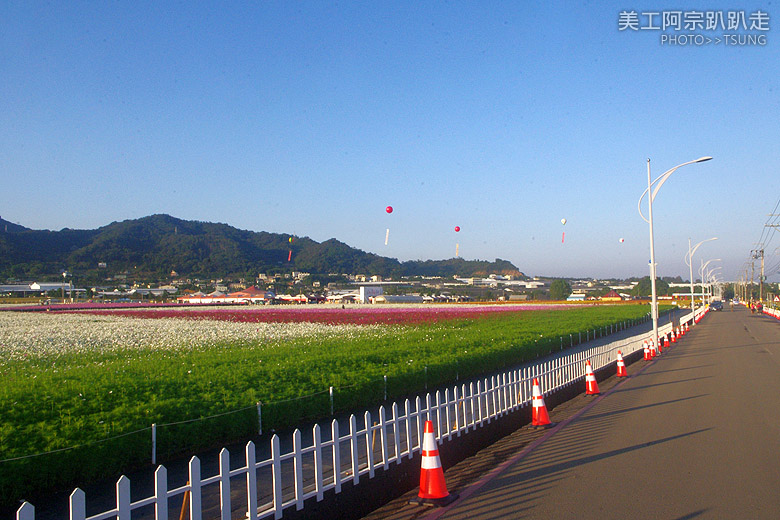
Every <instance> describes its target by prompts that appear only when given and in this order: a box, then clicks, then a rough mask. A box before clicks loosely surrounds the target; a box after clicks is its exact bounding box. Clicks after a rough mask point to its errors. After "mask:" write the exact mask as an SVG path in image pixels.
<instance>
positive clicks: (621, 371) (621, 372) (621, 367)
mask: <svg viewBox="0 0 780 520" xmlns="http://www.w3.org/2000/svg"><path fill="white" fill-rule="evenodd" d="M617 377H628V372H626V363H625V361H623V353H622V352H620V351H619V350H618V353H617Z"/></svg>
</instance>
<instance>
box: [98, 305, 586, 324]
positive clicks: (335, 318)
mask: <svg viewBox="0 0 780 520" xmlns="http://www.w3.org/2000/svg"><path fill="white" fill-rule="evenodd" d="M575 306H577V305H571V304H568V305H567V304H548V305H527V304H524V305H431V304H421V305H403V306H398V305H388V306H382V305H371V306H366V305H357V306H350V307H348V308H346V309H344V308H341V307H337V306H336V307H334V306H331V305H325V306H311V305H309V306H286V307H271V308H267V307H259V308H236V307H212V308H206V309H204V308H200V307H180V308H173V307H160V308H147V309H111V310H104V311H101V310H95V309H91V310H86V311H85V312H89V313H92V314H100V315H108V316H130V317H136V318H188V319H207V320H218V321H233V322H249V323H326V324H329V325H339V324H355V325H367V324H384V325H416V324H421V323H436V322H440V321H448V320H455V319H466V318H469V319H472V318H480V317H487V316H491V315H494V314H500V313H507V312H519V311H534V310H552V309H565V308H571V307H575Z"/></svg>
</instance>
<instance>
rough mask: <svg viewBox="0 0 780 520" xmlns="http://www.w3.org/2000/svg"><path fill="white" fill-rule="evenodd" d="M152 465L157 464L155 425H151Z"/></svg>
mask: <svg viewBox="0 0 780 520" xmlns="http://www.w3.org/2000/svg"><path fill="white" fill-rule="evenodd" d="M152 464H157V424H156V423H152Z"/></svg>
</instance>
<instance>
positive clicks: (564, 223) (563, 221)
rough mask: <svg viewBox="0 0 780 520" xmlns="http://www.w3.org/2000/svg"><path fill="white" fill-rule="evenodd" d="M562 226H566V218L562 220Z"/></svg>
mask: <svg viewBox="0 0 780 520" xmlns="http://www.w3.org/2000/svg"><path fill="white" fill-rule="evenodd" d="M561 224H563V225H564V226H565V225H566V219H565V218H562V219H561Z"/></svg>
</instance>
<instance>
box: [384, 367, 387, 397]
mask: <svg viewBox="0 0 780 520" xmlns="http://www.w3.org/2000/svg"><path fill="white" fill-rule="evenodd" d="M384 380H385V399H384V400H385V401H387V374H385V375H384Z"/></svg>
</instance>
